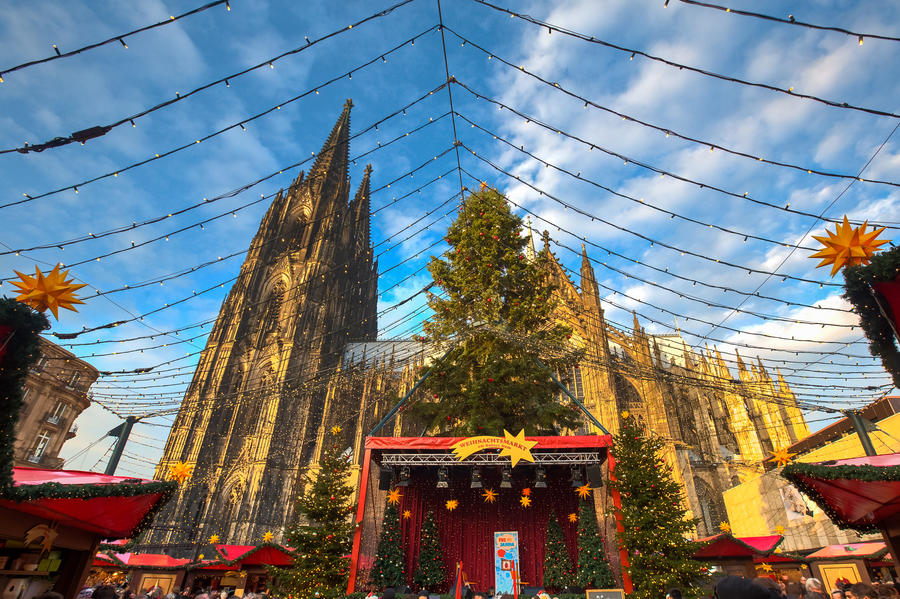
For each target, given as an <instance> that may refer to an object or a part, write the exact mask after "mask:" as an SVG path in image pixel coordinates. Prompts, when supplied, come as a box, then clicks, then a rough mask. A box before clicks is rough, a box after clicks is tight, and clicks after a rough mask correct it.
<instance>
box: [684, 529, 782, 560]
mask: <svg viewBox="0 0 900 599" xmlns="http://www.w3.org/2000/svg"><path fill="white" fill-rule="evenodd" d="M783 540H784V537H783V536H781V535H768V536H764V537H734V536H732V535H731V534H729V533H727V532H723V533H720V534H717V535H713V536H711V537H705V538H702V539H698V540H697V543H699V544H701V547H699V548H698V549H697V551H695V552H694V558H696V559H722V558H731V557H758V556H768V555H769V554H771V553H772V552H773V551H775V548H776V547H778V545H780V544H781V542H782V541H783Z"/></svg>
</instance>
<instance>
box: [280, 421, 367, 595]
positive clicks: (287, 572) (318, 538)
mask: <svg viewBox="0 0 900 599" xmlns="http://www.w3.org/2000/svg"><path fill="white" fill-rule="evenodd" d="M324 445H325V447H324V451H323V453H322V458H321V460H320V461H319V471H318V474H317V475H316V477H315V479H314V480H312V479H310V478H308V479H307V483H308V486H307V490H306V493H305V494H304V495H303V496H302V497H300V498H299V499H298V500H297V507H296V510H295V514H296V515H295V523H294V524H292V525H291V526H290V527H289V528H288V529H287V530H285V538H286V540H287V543H286V544H287V545H289V546H291V547H293V548H294V550H295V558H294V565H293V566H292V567H291V568H287V569H284V570H281V569H277V568H273V569H272V570H271V572H270V573H271V574H272V576H273V578H274V581H275V589H274V590H275V594H276V595H277V596H279V597H287V596H290V597H292V598H293V599H315V598H317V597H319V598H322V599H328V598H332V597H334V598H336V597H344V596H345V595H346V592H347V576H348V574H349V559H347V557H346V556H347V555H348V554H349V553H350V548H351V545H352V539H351V536H350V535H351V533H352V531H353V524H352V523H351V522H350V519H349V516H350V513H351V511H352V509H353V507H352V506H351V505H350V497H351V496H352V495H353V488H352V487H351V486H350V485H348V484H347V478H348V476H349V474H350V455H349V454H348V453H345V452H344V451H343V450H342V449H341V447H342V438H341V429H340V428H339V427H334V428H333V429H332V430H331V435H330V436H329V437H328V438H327V439H326V440H325V444H324Z"/></svg>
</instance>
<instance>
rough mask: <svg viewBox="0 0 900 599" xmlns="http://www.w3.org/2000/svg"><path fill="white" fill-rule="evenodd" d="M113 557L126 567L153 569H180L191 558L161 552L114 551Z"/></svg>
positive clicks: (189, 561)
mask: <svg viewBox="0 0 900 599" xmlns="http://www.w3.org/2000/svg"><path fill="white" fill-rule="evenodd" d="M113 558H115V559H116V560H118V561H119V562H120V563H121V564H122V565H123V566H124V567H127V568H147V569H153V570H170V569H171V570H181V569H183V568H185V567H186V566H187V565H188V564H189V563H191V560H189V559H187V558H180V557H172V556H171V555H165V554H163V553H116V554H114V555H113Z"/></svg>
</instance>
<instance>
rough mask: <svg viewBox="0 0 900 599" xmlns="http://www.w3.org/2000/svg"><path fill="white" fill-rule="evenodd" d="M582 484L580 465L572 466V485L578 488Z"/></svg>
mask: <svg viewBox="0 0 900 599" xmlns="http://www.w3.org/2000/svg"><path fill="white" fill-rule="evenodd" d="M582 486H584V479H583V478H582V476H581V467H579V466H575V465H573V466H572V487H573V488H578V487H582Z"/></svg>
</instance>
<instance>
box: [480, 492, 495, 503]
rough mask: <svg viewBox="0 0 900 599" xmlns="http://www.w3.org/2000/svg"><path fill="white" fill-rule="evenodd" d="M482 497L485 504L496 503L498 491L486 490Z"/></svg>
mask: <svg viewBox="0 0 900 599" xmlns="http://www.w3.org/2000/svg"><path fill="white" fill-rule="evenodd" d="M481 496H482V497H484V502H485V503H494V502H495V501H497V491H495V490H493V489H485V490H484V493H482V494H481Z"/></svg>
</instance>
